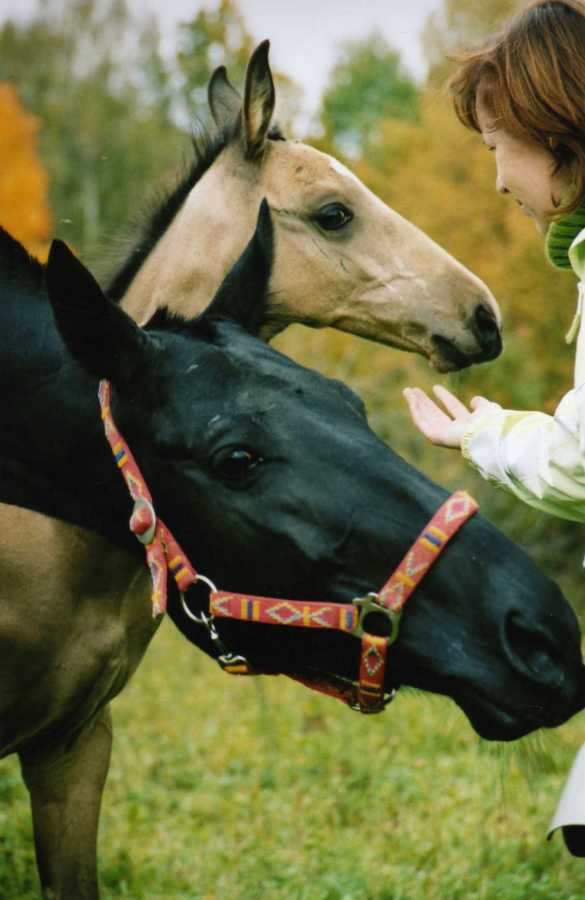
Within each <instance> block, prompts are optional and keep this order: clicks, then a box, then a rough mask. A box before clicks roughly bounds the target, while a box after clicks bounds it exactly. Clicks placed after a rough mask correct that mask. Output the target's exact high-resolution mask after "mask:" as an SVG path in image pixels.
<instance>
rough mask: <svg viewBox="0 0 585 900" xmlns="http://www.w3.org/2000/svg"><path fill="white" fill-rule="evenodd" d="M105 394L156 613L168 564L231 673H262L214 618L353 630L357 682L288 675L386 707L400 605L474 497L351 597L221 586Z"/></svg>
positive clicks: (361, 707) (444, 512)
mask: <svg viewBox="0 0 585 900" xmlns="http://www.w3.org/2000/svg"><path fill="white" fill-rule="evenodd" d="M110 397H111V386H110V383H109V382H108V381H101V382H100V387H99V401H100V406H101V411H102V419H103V422H104V428H105V432H106V437H107V439H108V442H109V444H110V447H111V448H112V452H113V454H114V458H115V460H116V462H117V464H118V467H119V469H120V472H121V474H122V476H123V478H124V480H125V482H126V485H127V487H128V490H129V492H130V495H131V497H132V499H133V500H134V510H133V513H132V516H131V518H130V530H131V531H132V532H133V533H134V534H135V535H136V537H137V538H138V540H139V541H140V542H141V543H142V544H144V548H145V552H146V560H147V564H148V567H149V569H150V574H151V578H152V586H153V590H152V612H153V616H157V615H161V614H162V613H164V611H165V609H166V605H167V579H168V572H169V570H170V572H171V573H172V575H173V577H174V579H175V582H176V584H177V587H178V589H179V593H180V596H181V602H182V604H183V609H184V611H185V613H186V615H188V616H189V618H191V619H193V620H194V621H195V622H197V623H198V624H200V625H203V626H204V627H205V628H206V629H207V631H208V634H209V636H210V637H211V639H212V645H213V647H214V648H215V652H216V658H217V661H218V663H219V664H220V666H221V667H222V669H223V670H224V671H225V672H228V673H229V674H232V675H257V674H261V673H260V672H258V671H257V670H255V669H253V668H252V666H250V664H249V663H248V661H247V660H246V659H245V658H244V657H243V656H240V655H238V654H234V653H231V652H230V651H229V650H227V648H226V647H225V646H224V644H223V642H222V641H221V639H220V637H219V634H218V632H217V629H216V627H215V620H216V619H221V618H227V619H238V620H239V621H242V622H262V623H264V624H268V625H281V626H282V625H285V626H287V625H288V626H293V627H295V628H326V629H330V630H331V629H333V630H336V631H343V632H346V633H347V634H351V635H353V636H355V637H357V638H359V639H360V642H361V651H360V663H359V675H358V680H357V681H352V680H350V679H346V678H343V677H340V676H338V675H334V674H322V673H315V674H314V675H313V674H308V675H307V674H303V676H300V675H299V676H296V675H291V676H290V677H292V678H294V679H295V680H296V681H300V682H301V683H303V684H305V685H307V686H308V687H311V688H313V689H315V690H318V691H321V692H323V693H326V694H329V695H331V696H334V697H337V698H339V699H341V700H344V701H345V702H346V703H348V704H349V705H350V706H351V707H352V709H356V710H358V711H359V712H362V713H374V712H380V711H381V710H383V709H384V707H385V706H386V705H387V704H388V703H389V702H390V701H391V700H392V699H393V697H394V695H395V691H391V692H390V693H386V692H385V690H384V679H385V674H386V659H387V652H388V647H389V646H390V645H391V644H393V643H394V641H395V640H396V639H397V637H398V632H399V627H400V618H401V615H402V610H403V607H404V604H405V603H406V601H407V600H408V598H409V597H410V596H411V594H412V593H413V592H414V591H415V590H416V588H417V587H418V585H419V584H420V582H421V581H422V579H423V578H424V576H425V575H426V573H427V572H428V571H429V569H430V568H431V566H432V565H433V563H434V562H435V560H436V559H437V557H438V556H439V554H440V553H441V552H442V550H444V548H445V547H446V546H447V544H448V542H449V541H450V539H451V538H452V537H453V535H454V534H456V533H457V532H458V531H459V529H460V528H461V526H462V525H464V524H465V522H467V520H468V519H469V518H471V516H472V515H473V514H474V513H475V512H476V511H477V509H478V505H477V503H476V502H475V500H474V499H473V498H472V497H470V496H469V494H467V493H466V492H465V491H455V493H454V494H452V495H451V496H450V497H448V498H447V500H446V501H445V502H444V503H443V504H442V505H441V506H440V507H439V509H438V510H437V512H436V513H435V515H434V516H433V517H432V519H431V520H430V522H429V523H428V524H427V525H426V526H425V527H424V529H423V530H422V532H421V533H420V534H419V536H418V537H417V538H416V540H415V542H414V544H413V545H412V547H411V548H410V550H409V551H408V553H407V554H406V556H405V557H404V559H403V560H402V561H401V562H400V564H399V565H398V567H397V568H396V569H395V570H394V572H393V573H392V575H391V576H390V578H389V579H388V581H386V583H385V584H384V585H383V587H382V588H381V589H380V590H379V591H377V592H372V593H368V594H366V595H365V597H357V598H356V599H354V600H353V602H352V603H318V602H315V601H314V600H283V599H279V598H275V597H256V596H251V595H249V594H237V593H233V592H226V591H220V590H217V588H216V587H215V585H214V584H213V583H212V582H211V581H210V580H209V579H208V578H206V577H205V576H204V575H200V574H198V573H197V571H196V570H195V569H194V568H193V566H192V565H191V563H190V561H189V559H188V558H187V556H186V555H185V554H184V553H183V551H182V549H181V547H180V546H179V544H178V543H177V541H176V540H175V538H174V537H173V535H172V533H171V532H170V531H169V529H168V528H167V526H166V525H165V524H164V522H162V521H161V520H160V519H159V518H158V517H157V516H156V513H155V511H154V506H153V501H152V496H151V494H150V491H149V489H148V486H147V484H146V482H145V480H144V478H143V476H142V473H141V472H140V469H139V468H138V465H137V463H136V460H135V459H134V457H133V455H132V452H131V451H130V448H129V447H128V444H127V443H126V441H125V440H124V438H123V437H122V435H121V434H120V432H119V431H118V429H117V428H116V425H115V423H114V420H113V418H112V413H111V410H110ZM196 582H203V583H205V584H206V585H207V586H208V587H209V589H210V593H209V609H208V611H206V612H197V613H194V612H193V611H192V610H191V609H190V608H189V606H188V604H187V599H186V594H187V591H188V589H189V587H190V586H191V585H193V584H195V583H196Z"/></svg>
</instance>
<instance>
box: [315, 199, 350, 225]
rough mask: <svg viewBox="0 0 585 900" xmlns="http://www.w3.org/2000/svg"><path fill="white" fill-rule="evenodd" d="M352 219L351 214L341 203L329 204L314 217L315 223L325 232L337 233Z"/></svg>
mask: <svg viewBox="0 0 585 900" xmlns="http://www.w3.org/2000/svg"><path fill="white" fill-rule="evenodd" d="M352 219H353V213H352V212H351V211H350V210H349V209H348V208H347V207H346V206H344V205H343V203H329V204H328V205H327V206H324V207H323V208H322V209H320V210H319V212H318V213H317V214H316V216H315V221H316V222H317V224H318V225H320V226H321V228H323V229H325V231H339V229H340V228H344V227H345V226H346V225H347V224H348V222H351V220H352Z"/></svg>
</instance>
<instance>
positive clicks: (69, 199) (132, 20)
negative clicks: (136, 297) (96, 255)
mask: <svg viewBox="0 0 585 900" xmlns="http://www.w3.org/2000/svg"><path fill="white" fill-rule="evenodd" d="M0 79H2V80H4V81H9V82H11V83H12V84H13V85H14V87H15V88H16V90H17V92H18V94H19V96H20V98H21V99H22V101H23V103H24V105H25V106H26V108H27V109H30V110H31V111H32V112H34V113H35V114H36V115H37V116H39V117H40V118H41V119H42V121H43V129H42V131H41V132H40V136H39V137H40V141H39V147H40V151H41V154H42V158H43V161H44V163H45V166H46V168H47V170H48V171H49V172H50V175H51V205H52V208H53V210H54V211H55V215H56V226H57V232H58V233H59V234H60V235H61V236H62V237H64V238H65V239H67V240H69V241H71V242H73V243H74V244H75V245H77V246H78V247H79V248H80V250H81V252H82V253H83V254H87V253H88V251H89V250H90V249H93V250H94V252H95V246H96V243H97V240H98V238H103V237H106V238H107V237H108V236H109V235H111V234H112V233H113V232H114V231H115V230H116V229H117V228H118V226H119V224H120V223H124V222H126V221H127V219H128V215H129V213H130V214H132V213H134V211H135V210H136V209H137V207H140V206H141V204H142V202H143V198H144V195H145V193H146V194H147V193H148V191H149V189H150V188H151V185H152V183H153V181H155V180H157V179H158V178H159V176H160V175H161V174H162V173H164V172H165V170H166V169H167V168H168V167H169V166H170V165H171V164H172V163H174V162H175V161H176V160H177V158H179V159H180V158H181V156H180V154H181V151H180V150H179V147H181V148H183V147H184V146H185V143H186V142H185V139H184V136H182V135H181V134H180V132H179V131H178V129H177V127H176V126H175V125H174V123H173V121H172V118H171V88H170V74H169V72H168V71H167V68H166V66H165V63H164V61H163V59H162V57H161V54H160V52H159V36H158V31H157V27H156V25H155V23H154V21H153V20H149V19H148V18H145V17H143V16H141V17H139V18H138V17H132V16H131V15H130V13H129V11H128V8H127V6H126V3H125V0H72V2H70V3H63V2H60V0H40V2H39V4H38V7H37V10H36V14H35V16H34V18H32V19H31V20H30V21H29V22H27V23H24V24H20V23H18V24H17V23H16V22H12V21H7V22H6V23H5V24H4V26H3V27H2V28H1V29H0Z"/></svg>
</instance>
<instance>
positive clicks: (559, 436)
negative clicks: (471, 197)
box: [462, 228, 585, 522]
mask: <svg viewBox="0 0 585 900" xmlns="http://www.w3.org/2000/svg"><path fill="white" fill-rule="evenodd" d="M568 258H569V261H570V264H571V268H572V269H573V271H574V272H575V274H576V276H577V278H578V281H579V284H578V301H577V312H576V315H575V319H574V321H573V325H572V327H571V331H570V333H569V335H568V336H567V339H570V338H571V337H574V335H575V334H576V335H577V350H576V356H575V380H574V385H575V386H574V388H573V390H571V391H569V393H568V394H565V396H564V397H563V399H562V400H561V402H560V403H559V405H558V407H557V409H556V411H555V413H554V415H552V416H549V415H546V414H545V413H542V412H519V411H516V410H510V409H502V408H501V406H499V405H498V404H497V403H490V404H489V405H488V406H487V407H485V409H484V410H482V411H481V413H480V414H479V415H477V416H474V417H473V420H472V423H471V426H470V428H469V430H468V431H467V432H466V434H465V435H464V438H463V444H462V452H463V456H464V457H465V458H466V459H468V460H469V462H471V464H472V465H473V466H475V468H477V469H478V470H479V472H480V473H481V475H483V477H484V478H487V479H488V480H489V481H493V482H494V483H496V484H498V485H500V486H501V487H503V488H505V489H506V490H508V491H510V493H512V494H515V495H516V496H517V497H519V498H520V499H521V500H524V502H525V503H528V504H529V505H530V506H535V507H537V508H538V509H541V510H544V511H545V512H548V513H551V514H552V515H555V516H559V517H561V518H564V519H571V520H573V521H575V522H585V325H584V323H585V314H582V311H583V304H584V302H585V283H584V281H585V228H584V229H583V230H581V231H580V232H579V233H578V234H577V236H576V238H575V239H574V240H573V242H572V243H571V245H570V248H569V251H568Z"/></svg>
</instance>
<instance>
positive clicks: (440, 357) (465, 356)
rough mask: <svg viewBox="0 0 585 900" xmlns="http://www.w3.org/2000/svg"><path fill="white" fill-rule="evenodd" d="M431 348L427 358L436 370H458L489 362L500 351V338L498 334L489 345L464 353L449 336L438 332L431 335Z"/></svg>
mask: <svg viewBox="0 0 585 900" xmlns="http://www.w3.org/2000/svg"><path fill="white" fill-rule="evenodd" d="M432 342H433V349H432V351H431V353H430V356H429V359H430V361H431V364H432V365H433V366H434V368H435V369H437V371H438V372H443V373H444V372H458V371H460V370H461V369H466V368H468V367H469V366H473V365H476V364H477V363H483V362H489V361H490V360H491V359H495V358H496V357H497V356H499V355H500V353H501V352H502V340H501V337H500V336H499V334H498V335H497V336H494V337H493V338H492V340H491V341H490V343H489V345H487V344H486V346H484V347H479V348H478V349H477V350H474V351H473V352H470V353H464V352H463V351H462V350H460V349H459V347H458V346H457V345H456V344H455V342H454V341H452V340H450V339H449V338H446V337H443V335H440V334H433V336H432Z"/></svg>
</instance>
